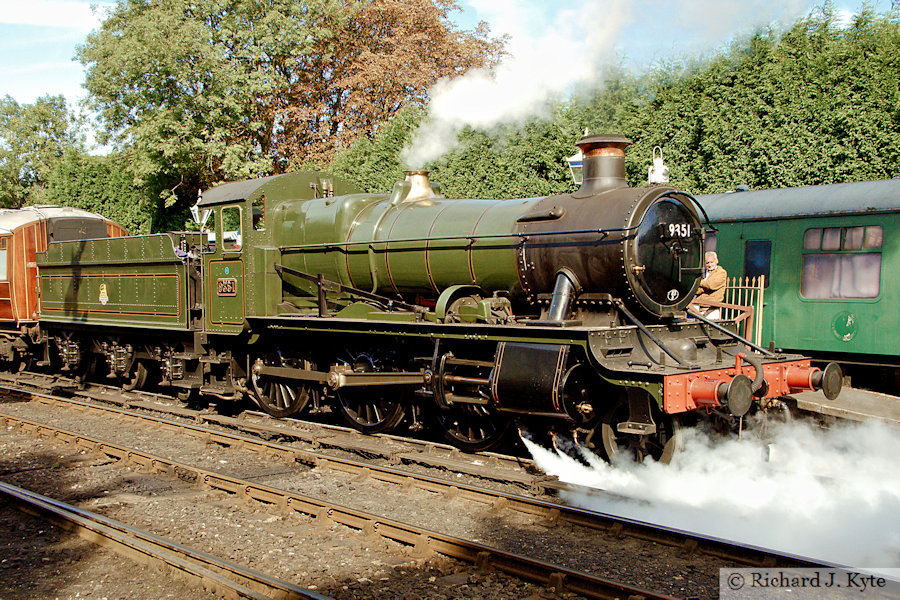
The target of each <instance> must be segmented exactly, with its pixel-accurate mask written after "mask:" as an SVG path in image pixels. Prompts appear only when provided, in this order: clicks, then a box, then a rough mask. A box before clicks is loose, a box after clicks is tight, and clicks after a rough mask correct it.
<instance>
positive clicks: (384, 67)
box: [279, 0, 503, 166]
mask: <svg viewBox="0 0 900 600" xmlns="http://www.w3.org/2000/svg"><path fill="white" fill-rule="evenodd" d="M342 4H343V5H342V7H341V9H340V10H338V11H334V12H332V13H329V14H327V15H326V19H325V21H324V22H323V24H322V29H323V30H328V31H330V32H331V35H328V36H321V37H319V38H317V39H316V40H314V42H313V51H312V52H310V53H308V54H306V55H304V56H301V57H298V59H297V68H296V71H295V73H296V77H295V78H294V80H293V81H292V82H291V84H290V87H289V89H288V91H287V93H286V94H284V95H283V96H282V97H281V98H280V100H281V101H282V102H283V103H284V106H283V111H280V114H281V115H282V117H283V119H282V121H281V125H282V127H283V128H282V130H281V131H280V137H281V142H282V143H280V144H279V148H280V150H281V151H282V152H283V153H284V155H285V158H287V159H288V162H289V163H290V164H292V165H294V166H296V165H300V164H302V163H304V162H308V161H314V162H318V163H322V162H327V161H329V160H330V159H331V158H332V157H333V155H334V153H335V151H336V150H337V149H339V148H347V147H348V146H350V145H351V144H352V143H353V142H354V141H355V140H357V139H359V138H361V137H371V136H372V135H374V133H375V132H376V131H377V130H378V127H379V125H380V123H382V122H385V121H387V120H388V119H390V118H391V117H392V116H394V115H396V114H397V113H398V112H399V111H400V110H401V109H402V108H404V107H407V106H419V107H421V106H424V105H425V103H426V102H427V100H428V90H429V88H431V86H432V85H433V84H434V83H435V82H437V81H438V80H439V79H442V78H452V77H455V76H458V75H462V74H464V73H466V72H467V71H469V70H470V69H473V68H483V67H489V66H492V65H494V64H495V63H496V61H497V60H498V59H499V57H500V55H501V51H502V46H503V41H502V40H491V39H490V38H489V37H488V33H489V32H488V29H487V25H486V24H484V23H482V24H480V25H479V26H478V27H477V28H476V29H475V31H473V32H467V31H459V30H457V29H455V28H454V27H453V25H452V23H451V22H450V21H449V14H450V12H451V11H454V10H457V6H456V3H455V2H454V1H453V0H402V1H400V0H344V2H343V3H342Z"/></svg>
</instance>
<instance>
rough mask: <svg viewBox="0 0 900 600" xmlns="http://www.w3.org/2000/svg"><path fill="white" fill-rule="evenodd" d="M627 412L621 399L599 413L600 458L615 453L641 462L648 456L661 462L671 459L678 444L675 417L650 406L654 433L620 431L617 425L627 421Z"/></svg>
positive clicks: (613, 457) (610, 458)
mask: <svg viewBox="0 0 900 600" xmlns="http://www.w3.org/2000/svg"><path fill="white" fill-rule="evenodd" d="M628 414H629V413H628V402H627V401H621V402H619V403H617V404H616V405H615V406H612V407H610V408H609V410H607V411H606V413H605V414H604V415H603V418H602V419H601V421H600V425H599V427H600V438H601V441H602V443H603V453H604V458H606V459H607V460H608V461H609V462H613V461H614V460H615V459H616V458H618V457H619V456H631V458H632V459H634V460H635V461H636V462H643V461H644V459H645V458H647V457H648V456H649V457H651V458H652V459H653V460H655V461H656V462H660V463H663V464H668V463H669V462H671V461H672V457H674V456H675V454H676V453H677V452H678V451H679V450H680V445H681V429H680V424H679V422H678V419H677V418H676V417H674V416H673V415H669V414H665V413H662V412H660V411H658V410H654V411H653V419H654V421H656V433H653V434H650V435H637V434H633V433H621V432H619V430H618V425H619V423H624V422H626V421H628Z"/></svg>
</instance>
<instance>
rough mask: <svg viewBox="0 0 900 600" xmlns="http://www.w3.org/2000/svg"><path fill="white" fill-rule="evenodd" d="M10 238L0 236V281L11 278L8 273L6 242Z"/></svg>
mask: <svg viewBox="0 0 900 600" xmlns="http://www.w3.org/2000/svg"><path fill="white" fill-rule="evenodd" d="M8 239H9V238H0V281H6V280H7V279H9V277H7V274H6V244H7V241H8Z"/></svg>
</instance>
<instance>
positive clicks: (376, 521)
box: [0, 415, 674, 600]
mask: <svg viewBox="0 0 900 600" xmlns="http://www.w3.org/2000/svg"><path fill="white" fill-rule="evenodd" d="M0 422H2V423H3V424H5V425H6V426H7V427H15V428H17V429H21V430H24V431H26V432H29V433H31V434H32V435H35V436H38V437H48V438H52V439H54V440H58V441H62V442H65V443H68V444H71V445H73V446H75V447H76V448H81V449H84V450H89V451H94V452H98V453H100V454H103V455H105V456H108V457H110V458H114V459H116V460H119V461H122V462H124V463H125V464H132V465H136V466H139V467H141V468H143V469H146V470H148V471H150V472H152V473H156V474H160V475H167V476H171V477H176V478H178V479H181V480H185V481H190V482H196V483H200V484H202V485H204V486H205V487H207V488H209V489H213V490H218V491H223V492H226V493H228V494H232V495H235V496H241V497H243V498H246V499H250V500H256V501H258V502H262V503H265V504H270V505H273V506H276V507H278V508H280V509H281V510H284V511H294V512H299V513H301V514H305V515H308V516H310V517H313V518H315V519H316V520H317V521H318V520H320V519H321V521H322V522H323V523H325V524H330V523H337V524H340V525H343V526H346V527H349V528H351V529H355V530H358V531H362V532H364V533H365V534H367V535H370V536H373V537H381V538H385V539H388V540H392V541H394V542H398V543H400V544H403V545H406V546H411V547H413V548H414V549H415V550H416V551H419V552H422V553H423V554H427V553H430V552H435V553H438V554H442V555H444V556H448V557H450V558H455V559H457V560H462V561H464V562H468V563H472V564H475V565H477V566H479V567H480V568H493V569H496V570H498V571H501V572H504V573H507V574H509V575H512V576H514V577H517V578H519V579H526V580H530V581H534V582H538V583H541V584H545V585H551V586H554V587H556V588H557V589H558V590H560V591H563V590H565V591H570V592H574V593H577V594H581V595H583V596H585V597H587V598H597V599H602V600H606V599H609V600H612V599H620V598H623V597H624V598H646V599H652V598H656V599H659V600H674V597H673V596H669V595H667V594H661V593H658V592H654V591H651V590H646V589H642V588H638V587H635V586H630V585H627V584H623V583H620V582H617V581H612V580H610V579H605V578H602V577H597V576H594V575H590V574H588V573H584V572H581V571H577V570H575V569H569V568H567V567H563V566H561V565H556V564H553V563H550V562H547V561H541V560H537V559H533V558H529V557H527V556H523V555H520V554H516V553H513V552H507V551H504V550H501V549H499V548H494V547H491V546H488V545H486V544H481V543H478V542H473V541H468V540H464V539H461V538H457V537H454V536H449V535H445V534H442V533H440V532H436V531H432V530H429V529H426V528H422V527H417V526H414V525H410V524H407V523H403V522H401V521H397V520H394V519H388V518H385V517H382V516H379V515H374V514H371V513H367V512H364V511H360V510H356V509H352V508H349V507H345V506H342V505H339V504H334V503H329V502H325V501H323V500H319V499H317V498H312V497H309V496H304V495H302V494H299V493H296V492H289V491H286V490H280V489H277V488H273V487H270V486H267V485H263V484H260V483H257V482H253V481H247V480H242V479H237V478H235V477H231V476H229V475H225V474H222V473H217V472H214V471H208V470H206V469H201V468H198V467H194V466H191V465H187V464H184V463H180V462H177V461H174V460H170V459H167V458H163V457H160V456H155V455H152V454H149V453H147V452H142V451H139V450H135V449H133V448H127V447H124V446H120V445H117V444H110V443H107V442H104V441H102V440H98V439H96V438H92V437H89V436H85V435H81V434H78V433H75V432H72V431H67V430H64V429H60V428H58V427H53V426H49V425H45V424H41V423H36V422H33V421H29V420H26V419H20V418H18V417H14V416H10V415H0Z"/></svg>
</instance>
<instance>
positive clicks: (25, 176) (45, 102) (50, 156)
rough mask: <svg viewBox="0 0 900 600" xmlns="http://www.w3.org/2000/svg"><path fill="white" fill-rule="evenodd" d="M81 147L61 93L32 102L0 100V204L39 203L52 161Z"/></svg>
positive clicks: (8, 97)
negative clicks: (22, 102)
mask: <svg viewBox="0 0 900 600" xmlns="http://www.w3.org/2000/svg"><path fill="white" fill-rule="evenodd" d="M83 147H84V138H83V135H82V134H81V131H80V128H79V125H78V123H77V120H76V119H75V118H74V117H73V116H72V114H71V113H70V112H69V109H68V107H67V106H66V101H65V98H64V97H63V96H44V97H42V98H38V99H37V101H35V103H34V104H19V103H18V102H16V101H15V100H14V99H13V98H12V97H10V96H6V97H5V98H3V99H0V207H4V208H18V207H20V206H22V205H24V204H25V203H27V202H40V201H41V199H42V194H43V192H44V185H45V183H46V177H47V174H48V173H49V171H50V169H51V168H52V165H53V163H54V161H56V160H58V159H59V158H60V157H61V156H62V155H63V154H64V153H65V152H66V151H67V150H80V149H83Z"/></svg>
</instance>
